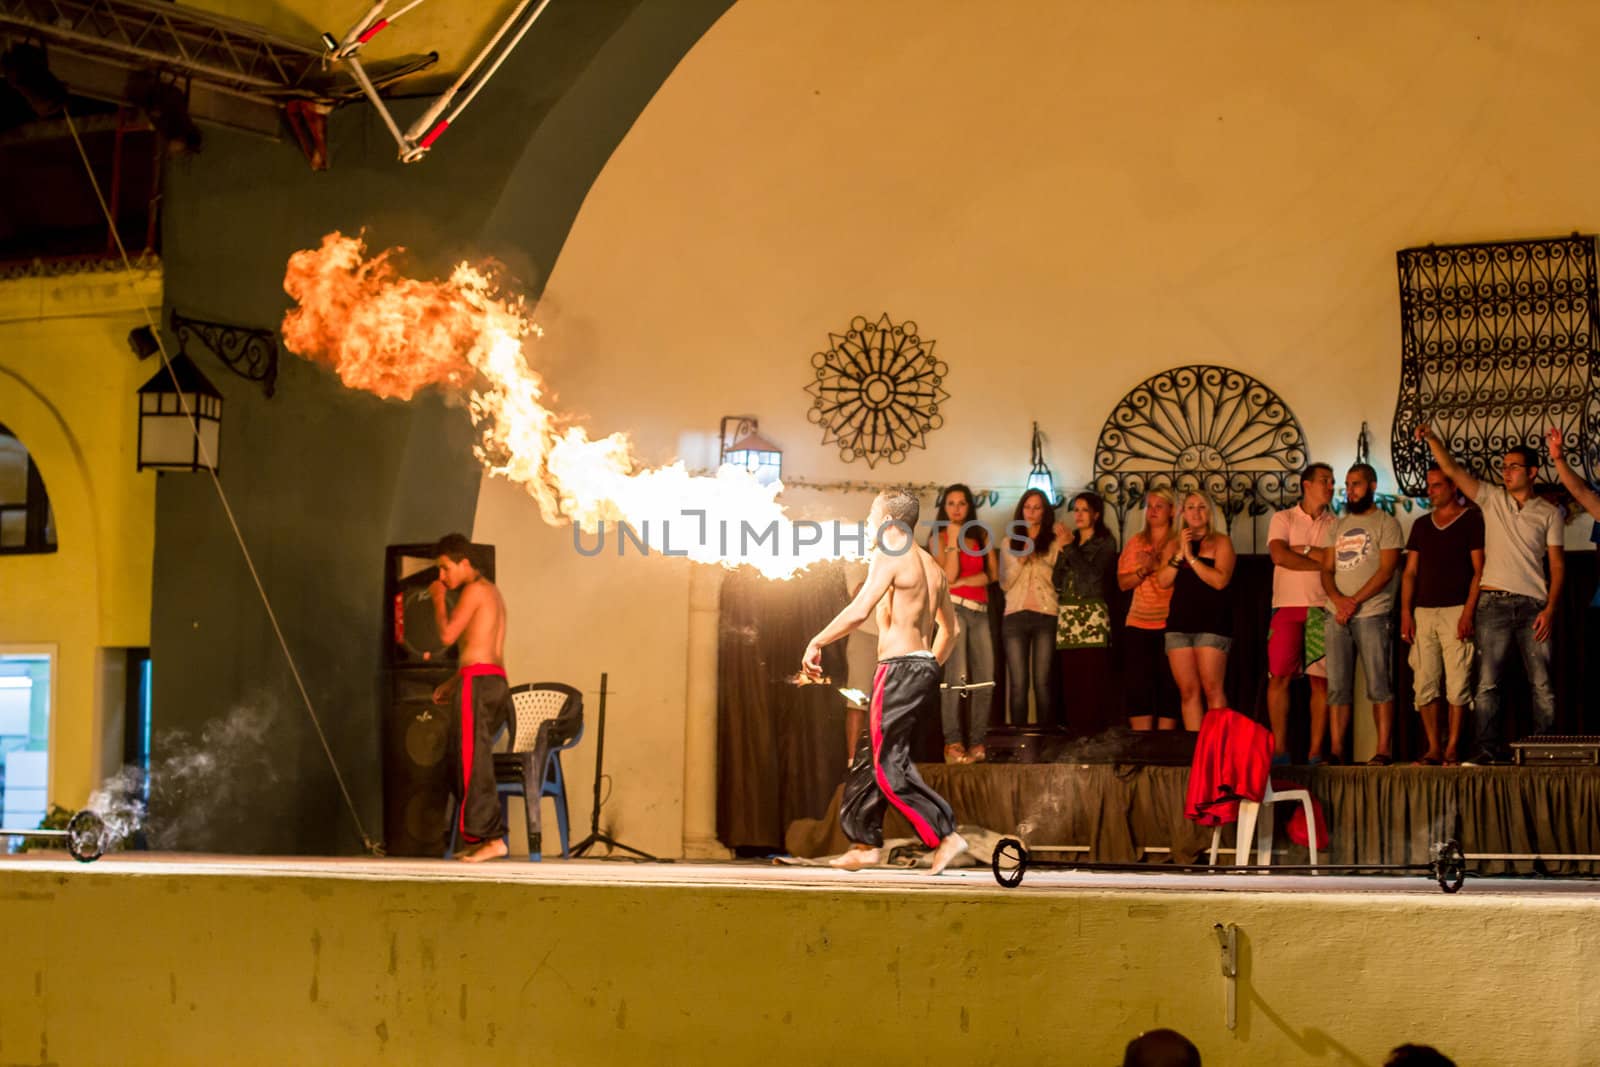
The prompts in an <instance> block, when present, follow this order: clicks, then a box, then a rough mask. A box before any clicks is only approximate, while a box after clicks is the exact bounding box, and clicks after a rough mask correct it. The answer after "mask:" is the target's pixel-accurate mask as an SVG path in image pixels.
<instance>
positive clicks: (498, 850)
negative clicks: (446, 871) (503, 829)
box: [456, 837, 511, 863]
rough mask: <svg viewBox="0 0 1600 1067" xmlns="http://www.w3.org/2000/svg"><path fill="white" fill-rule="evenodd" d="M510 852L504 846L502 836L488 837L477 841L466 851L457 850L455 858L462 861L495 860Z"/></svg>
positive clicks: (504, 841)
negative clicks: (474, 845) (475, 844)
mask: <svg viewBox="0 0 1600 1067" xmlns="http://www.w3.org/2000/svg"><path fill="white" fill-rule="evenodd" d="M510 852H511V849H510V848H508V847H506V840H505V838H503V837H490V838H485V839H484V840H482V841H480V842H478V844H477V846H476V847H474V848H472V849H470V850H468V851H466V852H457V853H456V859H458V860H460V861H461V862H462V863H483V862H484V861H485V860H497V859H499V858H500V857H502V856H505V855H507V854H509V853H510Z"/></svg>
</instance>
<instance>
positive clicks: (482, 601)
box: [428, 533, 511, 863]
mask: <svg viewBox="0 0 1600 1067" xmlns="http://www.w3.org/2000/svg"><path fill="white" fill-rule="evenodd" d="M435 552H436V554H437V555H438V557H439V577H438V579H437V580H436V581H435V582H434V583H433V584H432V585H431V586H429V587H428V595H429V596H431V597H432V598H433V617H434V621H435V622H436V623H437V624H438V627H439V641H440V643H441V644H443V645H445V646H446V647H448V646H450V645H453V644H455V643H456V642H457V641H460V642H461V647H460V649H459V650H458V655H457V662H458V663H459V664H460V666H459V667H458V668H457V670H456V673H455V674H454V675H453V676H452V677H451V678H450V680H449V681H447V682H445V683H444V684H442V685H440V686H439V687H438V688H437V689H435V690H434V691H433V702H434V703H435V704H445V703H448V702H449V700H450V693H451V690H453V689H457V690H459V691H458V693H457V704H458V708H459V723H458V730H457V737H458V747H459V749H460V766H459V767H458V768H457V770H458V776H457V778H456V784H457V788H458V790H459V792H458V793H457V802H456V822H457V828H458V829H459V831H460V834H461V840H462V841H463V842H465V843H466V845H467V849H466V851H464V852H462V853H460V854H459V855H458V856H457V857H456V858H457V859H459V860H464V861H466V862H467V863H482V862H483V861H484V860H492V859H499V858H500V857H501V856H504V855H505V854H506V852H507V851H508V850H507V848H506V842H505V833H506V825H505V819H504V817H503V816H502V815H501V813H500V797H499V795H498V794H497V793H496V792H495V784H494V739H495V737H496V736H498V735H499V733H500V731H501V730H502V729H504V728H505V727H506V726H507V724H509V723H510V721H511V690H510V687H509V686H508V685H507V684H506V669H505V666H504V663H505V651H506V603H505V601H504V600H503V599H502V598H501V596H500V590H498V589H496V588H495V586H494V583H493V582H491V581H489V579H487V578H485V577H484V576H483V575H482V574H480V573H479V572H478V568H477V565H476V564H475V563H473V561H472V545H471V542H469V541H468V540H467V539H466V538H465V537H463V536H462V535H461V534H455V533H453V534H447V535H445V537H444V538H443V539H442V540H440V542H439V546H438V548H437V549H436V550H435ZM450 589H456V590H459V591H460V594H461V595H460V596H459V597H458V598H457V600H456V606H455V610H454V611H451V610H450V609H449V607H448V605H447V604H446V603H445V594H446V591H447V590H450Z"/></svg>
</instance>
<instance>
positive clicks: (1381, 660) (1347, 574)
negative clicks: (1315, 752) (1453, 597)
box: [1322, 463, 1406, 767]
mask: <svg viewBox="0 0 1600 1067" xmlns="http://www.w3.org/2000/svg"><path fill="white" fill-rule="evenodd" d="M1377 489H1378V473H1377V471H1375V470H1373V469H1372V468H1371V467H1370V466H1368V465H1367V464H1365V463H1357V464H1356V465H1355V466H1353V467H1351V468H1350V473H1349V474H1348V475H1346V476H1345V480H1344V490H1345V499H1346V512H1345V516H1344V517H1343V518H1342V519H1340V520H1339V521H1338V523H1337V524H1336V525H1335V526H1334V528H1333V531H1332V533H1331V534H1330V535H1329V537H1328V540H1327V542H1326V543H1325V545H1324V547H1325V548H1326V549H1327V550H1328V551H1326V552H1324V553H1323V557H1322V588H1323V591H1324V592H1326V593H1327V594H1328V616H1327V619H1326V625H1325V631H1324V641H1325V643H1326V645H1327V649H1328V718H1329V720H1330V722H1329V729H1328V739H1329V749H1330V751H1331V753H1332V755H1333V758H1334V760H1335V761H1342V759H1343V756H1344V742H1345V733H1346V731H1347V730H1348V729H1349V727H1350V708H1351V705H1353V704H1354V703H1355V689H1356V656H1357V655H1358V654H1359V655H1360V656H1361V665H1362V668H1363V669H1364V671H1365V673H1366V676H1367V699H1369V700H1371V701H1372V719H1373V722H1374V723H1375V724H1376V725H1377V727H1378V750H1377V752H1376V753H1375V754H1374V755H1373V757H1372V758H1371V759H1370V760H1368V761H1367V764H1368V766H1371V767H1387V766H1389V764H1391V763H1393V762H1394V756H1393V750H1392V745H1393V743H1394V741H1393V734H1394V670H1393V664H1392V662H1391V658H1390V654H1389V648H1390V645H1391V643H1392V642H1393V639H1394V623H1393V620H1392V619H1391V618H1390V612H1391V610H1392V609H1393V607H1394V589H1393V580H1394V575H1395V570H1396V569H1397V568H1398V567H1399V566H1400V550H1401V549H1402V548H1404V547H1405V543H1406V539H1405V537H1404V535H1403V534H1401V532H1400V524H1399V523H1398V522H1396V521H1395V520H1394V516H1393V515H1390V514H1389V513H1388V512H1386V511H1384V510H1383V509H1381V508H1379V507H1378V506H1377V501H1376V500H1375V499H1374V497H1375V494H1376V492H1377Z"/></svg>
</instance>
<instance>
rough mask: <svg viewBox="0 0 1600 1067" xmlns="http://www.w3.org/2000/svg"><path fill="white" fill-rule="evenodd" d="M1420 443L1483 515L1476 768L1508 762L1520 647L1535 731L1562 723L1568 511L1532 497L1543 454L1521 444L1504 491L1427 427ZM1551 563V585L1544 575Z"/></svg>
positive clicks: (1509, 457)
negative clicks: (1559, 701) (1558, 612)
mask: <svg viewBox="0 0 1600 1067" xmlns="http://www.w3.org/2000/svg"><path fill="white" fill-rule="evenodd" d="M1417 440H1419V441H1425V442H1427V445H1428V448H1429V449H1430V450H1432V452H1433V458H1434V460H1435V462H1437V463H1438V464H1439V469H1440V470H1442V471H1444V472H1445V474H1446V475H1448V476H1449V477H1450V480H1451V481H1453V482H1455V483H1456V488H1458V489H1460V490H1461V491H1462V492H1463V493H1464V494H1466V496H1467V497H1468V499H1470V500H1472V501H1473V502H1474V503H1476V504H1477V505H1478V507H1479V508H1480V509H1481V510H1482V511H1483V581H1482V584H1481V588H1482V593H1481V595H1480V597H1479V600H1478V619H1477V623H1478V625H1477V632H1478V691H1477V695H1476V697H1475V698H1474V701H1473V719H1474V724H1475V727H1476V730H1477V741H1476V745H1477V750H1478V751H1477V754H1476V755H1475V756H1474V757H1473V758H1472V759H1471V760H1469V761H1468V762H1470V763H1497V762H1504V759H1503V756H1502V753H1503V751H1504V746H1503V744H1502V741H1501V737H1500V689H1499V686H1500V675H1501V672H1502V671H1503V670H1504V668H1505V664H1506V661H1507V660H1508V659H1510V658H1511V648H1512V645H1513V644H1515V645H1516V647H1517V649H1518V651H1519V652H1520V653H1521V654H1522V665H1523V667H1524V668H1525V669H1526V671H1527V673H1528V682H1529V684H1530V685H1531V686H1532V688H1533V726H1534V733H1535V734H1542V733H1549V732H1550V729H1551V728H1552V727H1553V726H1554V725H1555V719H1556V697H1555V688H1554V686H1552V684H1551V681H1550V629H1551V626H1552V624H1553V621H1554V617H1555V606H1556V601H1557V600H1559V599H1560V597H1561V583H1562V581H1563V579H1564V578H1565V576H1566V557H1565V555H1564V553H1563V551H1562V547H1561V542H1562V515H1561V509H1560V508H1558V507H1556V506H1555V505H1554V504H1552V503H1550V502H1549V501H1548V500H1543V499H1541V498H1539V497H1536V496H1534V494H1533V483H1534V479H1535V478H1536V477H1537V476H1538V473H1539V454H1538V453H1537V452H1535V451H1534V450H1533V449H1531V448H1526V447H1524V446H1522V445H1518V446H1517V447H1515V448H1512V449H1509V450H1507V451H1506V453H1505V456H1504V458H1503V459H1502V461H1501V464H1500V472H1501V476H1502V478H1503V479H1504V481H1505V486H1504V487H1503V488H1502V487H1501V486H1498V485H1487V484H1485V483H1483V482H1480V481H1478V479H1476V478H1474V477H1473V476H1472V474H1471V473H1470V472H1468V471H1467V470H1465V469H1464V468H1462V467H1461V465H1460V464H1458V463H1457V462H1456V461H1455V457H1453V456H1451V455H1450V453H1449V451H1448V450H1447V449H1446V448H1445V447H1444V442H1442V441H1440V440H1439V438H1438V436H1437V435H1436V434H1434V433H1433V431H1432V430H1430V429H1429V428H1428V426H1427V424H1426V423H1424V424H1423V425H1421V426H1418V427H1417ZM1546 559H1548V561H1549V564H1550V580H1549V582H1548V583H1547V582H1546V581H1545V575H1544V565H1545V561H1546Z"/></svg>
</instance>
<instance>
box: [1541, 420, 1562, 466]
mask: <svg viewBox="0 0 1600 1067" xmlns="http://www.w3.org/2000/svg"><path fill="white" fill-rule="evenodd" d="M1544 439H1545V443H1546V444H1548V445H1549V446H1550V459H1551V462H1555V463H1559V462H1560V461H1561V427H1559V426H1552V427H1550V428H1549V429H1548V430H1546V431H1545V432H1544Z"/></svg>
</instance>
